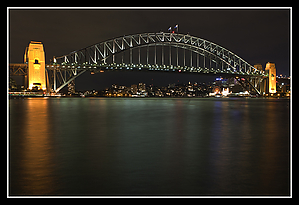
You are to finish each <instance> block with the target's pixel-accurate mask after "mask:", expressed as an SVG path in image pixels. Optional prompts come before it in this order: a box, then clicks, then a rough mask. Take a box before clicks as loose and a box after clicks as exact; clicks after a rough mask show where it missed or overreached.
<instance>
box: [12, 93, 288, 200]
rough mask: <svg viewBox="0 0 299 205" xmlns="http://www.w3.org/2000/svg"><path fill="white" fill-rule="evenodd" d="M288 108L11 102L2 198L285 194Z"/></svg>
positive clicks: (239, 103)
mask: <svg viewBox="0 0 299 205" xmlns="http://www.w3.org/2000/svg"><path fill="white" fill-rule="evenodd" d="M286 104H287V103H285V102H281V103H279V102H271V101H263V100H256V101H254V100H250V101H247V100H243V99H239V100H225V99H219V100H218V99H217V100H216V99H192V100H190V99H151V98H149V99H117V98H115V99H107V98H106V99H101V98H94V99H93V98H91V99H88V98H85V99H79V98H64V99H26V100H22V101H21V100H12V101H11V102H10V117H11V122H10V153H11V156H10V160H11V164H10V167H11V174H10V177H11V184H10V186H11V189H10V190H11V192H10V194H12V195H51V194H53V195H173V194H175V195H258V194H260V195H263V194H264V195H267V194H269V195H273V194H284V195H286V194H288V177H289V175H288V169H287V167H288V163H289V161H288V157H289V156H288V145H289V144H288V140H289V139H288V136H289V132H288V123H289V122H288V121H287V119H288V117H289V116H288V114H285V113H288V108H286V107H285V105H286ZM282 119H283V120H282Z"/></svg>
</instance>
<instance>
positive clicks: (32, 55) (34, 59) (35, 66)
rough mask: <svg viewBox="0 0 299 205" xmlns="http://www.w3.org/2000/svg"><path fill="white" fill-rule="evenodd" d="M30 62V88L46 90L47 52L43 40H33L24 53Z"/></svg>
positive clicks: (25, 59) (26, 59) (25, 58)
mask: <svg viewBox="0 0 299 205" xmlns="http://www.w3.org/2000/svg"><path fill="white" fill-rule="evenodd" d="M24 61H25V63H26V62H27V63H28V89H29V90H32V89H33V88H37V89H38V90H39V89H42V90H46V73H45V52H44V46H43V44H42V43H41V42H35V41H31V42H30V44H29V46H28V47H27V48H26V51H25V55H24Z"/></svg>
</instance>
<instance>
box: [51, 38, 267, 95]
mask: <svg viewBox="0 0 299 205" xmlns="http://www.w3.org/2000/svg"><path fill="white" fill-rule="evenodd" d="M47 70H48V71H53V77H54V82H53V83H52V84H53V87H54V89H53V90H54V91H55V92H58V91H59V90H60V89H62V88H63V87H64V86H66V85H67V84H68V83H69V82H71V81H72V80H74V79H75V78H76V77H78V76H80V75H81V74H82V73H84V72H85V71H90V72H100V71H102V70H139V71H141V70H143V71H163V72H164V71H169V72H181V73H194V74H218V75H223V76H225V75H229V76H247V77H262V76H264V73H263V71H260V70H257V69H256V68H254V67H253V66H252V65H250V64H249V63H248V62H246V61H245V60H243V59H242V58H241V57H239V56H237V55H236V54H234V53H233V52H231V51H229V50H227V49H225V48H224V47H222V46H220V45H217V44H215V43H213V42H210V41H207V40H204V39H201V38H198V37H194V36H190V35H184V34H179V33H163V32H161V33H143V34H134V35H126V36H122V37H118V38H113V39H110V40H107V41H103V42H100V43H96V44H94V45H91V46H88V47H86V48H82V49H79V50H76V51H73V52H71V53H69V54H67V55H63V56H60V57H54V58H53V60H52V62H51V64H50V65H47ZM55 76H56V77H55ZM55 78H56V79H58V78H60V79H61V80H60V84H58V83H56V81H57V80H56V79H55ZM57 86H59V87H58V88H57Z"/></svg>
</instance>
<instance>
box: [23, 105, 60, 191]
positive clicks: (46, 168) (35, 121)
mask: <svg viewBox="0 0 299 205" xmlns="http://www.w3.org/2000/svg"><path fill="white" fill-rule="evenodd" d="M26 105H27V107H25V109H26V113H25V114H26V116H25V118H24V119H26V120H25V121H24V122H23V123H24V127H25V129H24V130H23V132H24V134H23V136H22V137H23V138H24V139H22V142H23V146H22V151H21V155H22V156H21V157H20V158H21V159H20V160H21V162H20V164H21V165H22V166H23V167H22V168H21V169H22V170H23V171H22V172H21V173H20V176H19V183H20V185H19V186H20V187H22V188H23V190H22V191H21V194H24V195H28V194H29V195H47V194H51V193H53V192H54V189H55V184H54V182H53V175H52V174H53V172H54V170H53V163H52V157H53V156H52V153H51V149H52V147H51V142H50V139H49V138H50V136H49V132H50V131H49V121H48V110H47V105H48V101H47V100H43V99H30V100H28V102H27V103H26Z"/></svg>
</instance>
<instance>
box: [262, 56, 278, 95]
mask: <svg viewBox="0 0 299 205" xmlns="http://www.w3.org/2000/svg"><path fill="white" fill-rule="evenodd" d="M265 70H266V71H267V72H268V74H269V93H276V68H275V63H270V62H268V63H267V64H266V68H265Z"/></svg>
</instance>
